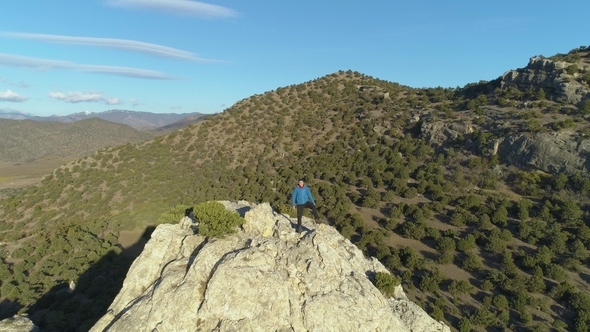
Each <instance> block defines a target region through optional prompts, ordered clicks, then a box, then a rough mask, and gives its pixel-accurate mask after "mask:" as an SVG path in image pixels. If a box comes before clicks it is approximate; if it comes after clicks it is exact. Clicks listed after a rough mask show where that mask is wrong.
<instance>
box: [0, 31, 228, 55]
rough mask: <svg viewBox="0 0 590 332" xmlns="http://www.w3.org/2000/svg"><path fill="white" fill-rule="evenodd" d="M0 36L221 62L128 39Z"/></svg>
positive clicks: (0, 33)
mask: <svg viewBox="0 0 590 332" xmlns="http://www.w3.org/2000/svg"><path fill="white" fill-rule="evenodd" d="M0 37H7V38H18V39H32V40H39V41H44V42H50V43H59V44H70V45H84V46H94V47H103V48H111V49H119V50H124V51H130V52H137V53H142V54H147V55H153V56H158V57H164V58H172V59H181V60H188V61H197V62H221V61H219V60H214V59H205V58H200V57H197V56H196V55H195V54H194V53H191V52H188V51H184V50H180V49H177V48H172V47H167V46H162V45H157V44H150V43H144V42H140V41H136V40H129V39H116V38H93V37H75V36H61V35H48V34H40V33H22V32H0Z"/></svg>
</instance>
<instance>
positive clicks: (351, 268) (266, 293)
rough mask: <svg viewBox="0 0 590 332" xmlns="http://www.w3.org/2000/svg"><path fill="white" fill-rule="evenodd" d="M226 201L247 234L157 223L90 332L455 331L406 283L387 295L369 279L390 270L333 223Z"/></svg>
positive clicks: (189, 223) (227, 206)
mask: <svg viewBox="0 0 590 332" xmlns="http://www.w3.org/2000/svg"><path fill="white" fill-rule="evenodd" d="M223 203H224V205H225V206H226V208H227V209H230V210H233V211H239V212H240V213H241V214H242V215H244V216H245V223H244V226H243V230H240V231H238V233H237V234H234V235H231V236H227V237H226V238H223V239H205V238H203V237H202V236H199V235H195V234H194V233H193V231H192V230H191V222H190V220H186V219H188V218H185V220H184V221H183V222H182V223H181V224H178V225H160V226H158V228H157V229H156V230H155V231H154V233H153V234H152V238H151V240H150V241H149V242H148V243H147V245H146V246H145V249H144V251H143V252H142V254H141V255H140V256H139V257H138V258H137V259H136V260H135V262H134V263H133V265H132V266H131V268H130V270H129V272H128V275H127V278H126V279H125V282H124V285H123V288H122V289H121V292H120V293H119V295H118V296H117V297H116V298H115V300H114V302H113V303H112V305H111V306H110V308H109V311H108V313H107V314H106V315H105V316H104V317H102V318H101V319H100V320H99V321H98V322H97V324H96V325H95V326H94V327H93V328H92V330H91V331H414V332H416V331H450V329H449V328H448V327H447V326H445V325H444V324H442V323H440V322H437V321H435V320H433V319H432V318H430V317H429V316H428V315H427V314H426V313H425V312H424V311H423V310H422V309H421V308H420V307H418V306H417V305H416V304H414V303H412V302H410V301H409V300H408V299H407V297H406V296H405V294H404V293H403V290H402V289H401V287H398V288H397V289H396V294H395V296H394V297H393V298H386V297H384V296H383V295H382V294H381V292H380V291H379V290H377V289H376V288H375V287H374V286H373V284H372V282H371V280H370V278H371V277H372V276H373V275H374V274H375V273H377V272H379V271H382V272H386V271H387V270H386V269H385V267H384V266H383V265H381V263H379V262H378V261H377V260H376V259H366V258H365V257H364V256H363V254H362V252H361V251H360V250H359V249H357V248H356V247H355V246H354V245H353V244H351V243H350V241H348V240H346V239H344V238H343V237H342V236H341V235H340V234H339V233H338V232H337V231H336V230H335V229H333V228H332V227H330V226H326V225H318V226H317V227H316V225H315V224H313V223H312V222H310V221H309V220H307V219H305V218H304V226H305V229H304V232H303V233H301V234H298V233H296V232H295V231H294V228H293V224H294V221H293V220H291V219H290V218H288V217H286V216H284V215H281V214H275V213H274V212H273V211H272V209H271V207H270V205H269V204H267V203H265V204H260V205H251V204H249V203H247V202H239V203H230V202H223Z"/></svg>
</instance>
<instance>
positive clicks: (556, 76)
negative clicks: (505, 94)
mask: <svg viewBox="0 0 590 332" xmlns="http://www.w3.org/2000/svg"><path fill="white" fill-rule="evenodd" d="M568 64H569V63H567V62H563V61H551V60H549V59H544V58H539V57H533V58H531V59H530V61H529V63H528V65H527V66H526V67H525V68H520V69H517V70H510V71H507V72H506V73H504V75H502V81H501V87H502V88H503V89H504V88H507V87H509V86H514V87H517V88H519V89H520V90H523V91H524V90H527V89H528V88H529V87H531V86H533V87H534V88H535V89H536V90H538V89H539V88H543V90H544V91H545V92H546V93H547V96H548V97H549V98H551V99H555V100H557V101H565V102H568V103H570V104H577V103H579V102H581V101H582V100H585V99H588V98H590V90H588V88H587V87H586V86H584V85H582V84H580V83H579V82H577V81H576V80H574V79H573V76H572V75H569V74H568V73H567V71H566V68H567V66H568Z"/></svg>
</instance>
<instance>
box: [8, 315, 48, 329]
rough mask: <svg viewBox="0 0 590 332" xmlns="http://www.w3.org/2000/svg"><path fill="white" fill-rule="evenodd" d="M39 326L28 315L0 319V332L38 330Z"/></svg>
mask: <svg viewBox="0 0 590 332" xmlns="http://www.w3.org/2000/svg"><path fill="white" fill-rule="evenodd" d="M38 331H39V328H38V327H37V326H35V324H33V322H32V321H31V320H30V319H29V316H27V315H26V314H24V315H16V316H14V317H12V318H6V319H3V320H1V321H0V332H38Z"/></svg>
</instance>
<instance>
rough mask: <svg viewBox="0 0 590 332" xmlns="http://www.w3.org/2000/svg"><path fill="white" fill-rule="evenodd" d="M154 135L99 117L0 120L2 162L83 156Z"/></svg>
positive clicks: (0, 159) (0, 153) (143, 139)
mask: <svg viewBox="0 0 590 332" xmlns="http://www.w3.org/2000/svg"><path fill="white" fill-rule="evenodd" d="M152 137H153V136H152V135H150V134H148V133H144V132H139V131H137V130H135V129H133V128H131V127H129V126H126V125H122V124H117V123H113V122H108V121H105V120H101V119H98V118H93V119H88V120H82V121H78V122H74V123H68V124H66V123H57V122H37V121H33V120H6V119H0V161H11V162H23V161H31V160H36V159H40V158H44V157H83V156H86V155H89V154H92V153H94V152H95V151H97V150H100V149H102V148H104V147H106V146H114V145H122V144H126V143H134V142H141V141H145V140H148V139H150V138H152Z"/></svg>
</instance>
